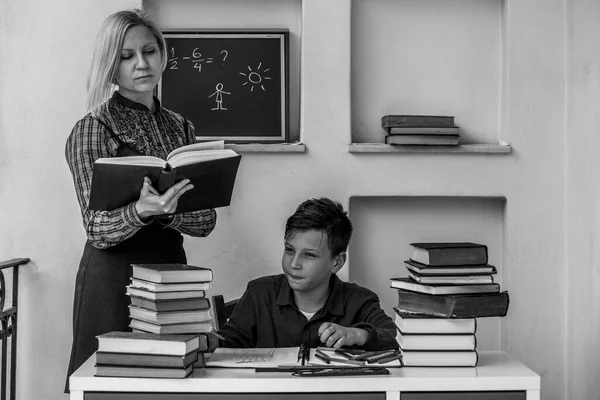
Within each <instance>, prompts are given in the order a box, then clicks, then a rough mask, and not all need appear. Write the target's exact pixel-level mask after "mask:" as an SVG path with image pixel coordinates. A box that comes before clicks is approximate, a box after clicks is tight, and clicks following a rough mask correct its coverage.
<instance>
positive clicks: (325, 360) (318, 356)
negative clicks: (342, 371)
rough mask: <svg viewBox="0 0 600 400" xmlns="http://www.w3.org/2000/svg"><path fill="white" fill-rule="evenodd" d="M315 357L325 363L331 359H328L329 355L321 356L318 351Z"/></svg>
mask: <svg viewBox="0 0 600 400" xmlns="http://www.w3.org/2000/svg"><path fill="white" fill-rule="evenodd" d="M315 357H316V358H318V359H319V360H321V361H323V362H324V363H325V364H329V363H331V361H329V357H323V356H322V355H321V354H319V353H315Z"/></svg>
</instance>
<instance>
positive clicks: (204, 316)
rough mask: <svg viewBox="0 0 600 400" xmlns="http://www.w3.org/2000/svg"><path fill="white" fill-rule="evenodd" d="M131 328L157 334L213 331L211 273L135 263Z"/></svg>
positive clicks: (180, 266) (130, 287)
mask: <svg viewBox="0 0 600 400" xmlns="http://www.w3.org/2000/svg"><path fill="white" fill-rule="evenodd" d="M131 267H132V274H131V275H132V277H131V284H130V285H128V286H127V294H128V295H129V297H130V299H131V305H130V306H129V316H130V317H131V324H130V327H131V328H132V329H133V331H134V332H136V331H140V332H149V333H157V334H182V333H207V332H210V331H211V330H212V327H213V324H212V317H211V315H210V302H209V301H208V298H207V297H206V291H207V290H208V289H210V283H211V282H212V277H213V275H212V271H211V270H210V269H208V268H202V267H196V266H192V265H187V264H132V265H131Z"/></svg>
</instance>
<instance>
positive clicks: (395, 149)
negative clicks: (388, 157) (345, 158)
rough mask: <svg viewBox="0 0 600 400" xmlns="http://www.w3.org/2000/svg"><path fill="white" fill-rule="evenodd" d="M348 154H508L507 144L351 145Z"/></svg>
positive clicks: (510, 150) (509, 148)
mask: <svg viewBox="0 0 600 400" xmlns="http://www.w3.org/2000/svg"><path fill="white" fill-rule="evenodd" d="M348 152H350V153H409V154H414V153H428V154H434V153H444V154H455V153H461V154H510V153H511V152H512V147H511V146H510V145H508V144H459V145H457V146H395V145H391V144H384V143H351V144H350V145H349V146H348Z"/></svg>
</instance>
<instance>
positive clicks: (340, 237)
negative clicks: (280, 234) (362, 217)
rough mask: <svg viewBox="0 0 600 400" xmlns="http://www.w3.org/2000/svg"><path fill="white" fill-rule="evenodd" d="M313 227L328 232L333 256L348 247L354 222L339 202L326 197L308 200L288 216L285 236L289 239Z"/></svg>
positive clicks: (328, 241) (328, 240)
mask: <svg viewBox="0 0 600 400" xmlns="http://www.w3.org/2000/svg"><path fill="white" fill-rule="evenodd" d="M312 229H315V230H318V231H323V232H325V233H326V234H327V244H328V245H329V250H331V256H332V257H335V256H337V255H338V254H340V253H342V252H344V251H346V250H347V249H348V244H349V243H350V237H351V236H352V222H350V219H349V218H348V213H347V212H346V211H344V207H342V205H341V204H340V203H339V202H337V201H335V200H331V199H328V198H325V197H321V198H319V199H308V200H306V201H305V202H303V203H302V204H300V205H299V206H298V207H297V208H296V211H295V212H294V214H292V216H290V217H289V218H288V220H287V223H286V224H285V234H284V238H285V239H286V240H287V239H288V238H289V237H290V236H292V235H293V234H295V233H297V232H304V231H308V230H312Z"/></svg>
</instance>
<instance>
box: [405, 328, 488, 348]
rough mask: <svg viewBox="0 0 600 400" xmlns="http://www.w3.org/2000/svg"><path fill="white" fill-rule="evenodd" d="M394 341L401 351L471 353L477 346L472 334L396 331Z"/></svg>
mask: <svg viewBox="0 0 600 400" xmlns="http://www.w3.org/2000/svg"><path fill="white" fill-rule="evenodd" d="M396 340H397V341H398V345H399V346H400V348H401V349H402V350H424V351H427V350H433V351H456V350H460V351H472V350H475V348H476V346H477V340H476V339H475V335H473V334H464V335H447V334H420V333H416V334H413V333H404V332H400V331H398V334H397V335H396Z"/></svg>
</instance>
